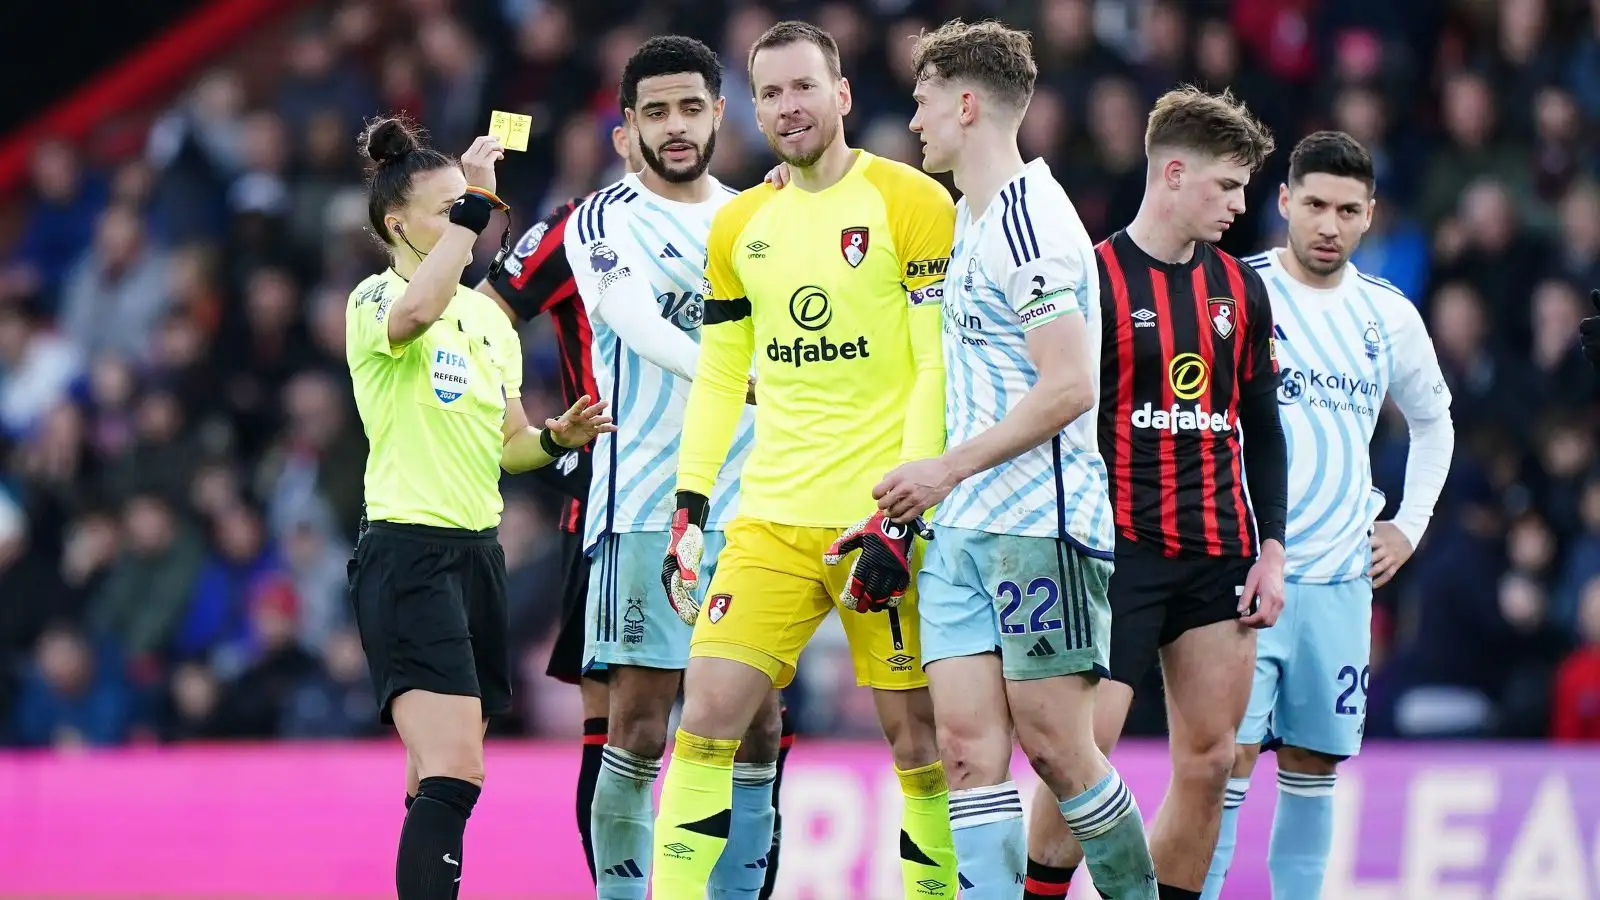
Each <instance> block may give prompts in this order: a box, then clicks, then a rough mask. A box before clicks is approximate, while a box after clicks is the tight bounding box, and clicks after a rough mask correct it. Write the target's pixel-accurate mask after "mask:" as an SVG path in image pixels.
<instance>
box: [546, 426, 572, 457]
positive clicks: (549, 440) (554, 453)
mask: <svg viewBox="0 0 1600 900" xmlns="http://www.w3.org/2000/svg"><path fill="white" fill-rule="evenodd" d="M539 449H540V450H543V451H544V453H545V455H546V456H548V457H550V458H551V459H560V458H561V457H563V456H566V455H567V451H568V450H571V449H572V448H571V447H563V446H561V445H560V444H558V443H556V436H555V435H553V434H551V433H550V429H548V428H541V429H539Z"/></svg>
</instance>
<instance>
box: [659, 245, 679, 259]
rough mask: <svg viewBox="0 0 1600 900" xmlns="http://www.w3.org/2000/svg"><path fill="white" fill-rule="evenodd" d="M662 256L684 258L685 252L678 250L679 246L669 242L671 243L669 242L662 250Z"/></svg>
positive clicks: (665, 257)
mask: <svg viewBox="0 0 1600 900" xmlns="http://www.w3.org/2000/svg"><path fill="white" fill-rule="evenodd" d="M661 258H662V259H683V254H682V253H679V252H678V248H677V247H674V246H672V244H670V243H669V244H667V246H666V248H665V249H663V250H662V251H661Z"/></svg>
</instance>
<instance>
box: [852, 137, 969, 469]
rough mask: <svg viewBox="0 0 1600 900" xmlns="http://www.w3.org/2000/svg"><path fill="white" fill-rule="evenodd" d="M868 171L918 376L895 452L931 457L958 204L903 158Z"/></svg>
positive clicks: (938, 422)
mask: <svg viewBox="0 0 1600 900" xmlns="http://www.w3.org/2000/svg"><path fill="white" fill-rule="evenodd" d="M866 176H867V180H868V181H870V182H871V183H872V184H873V186H874V187H875V188H876V189H877V190H878V193H879V195H880V196H881V197H882V198H883V203H884V210H885V213H886V216H887V219H888V224H889V233H890V237H891V239H892V240H893V243H894V248H895V254H896V261H897V262H898V264H899V266H900V269H901V272H900V286H901V289H902V290H903V291H904V292H905V297H906V333H907V336H908V338H909V340H910V348H909V349H910V355H911V361H912V377H913V378H914V379H915V380H914V381H913V383H912V386H911V395H910V398H909V400H908V402H907V404H906V418H905V423H904V425H903V427H902V429H901V437H900V459H901V461H902V462H909V461H911V460H919V459H928V458H931V457H935V456H938V455H939V454H940V453H942V452H944V449H945V423H944V392H945V381H944V376H945V372H944V345H943V340H944V336H943V331H942V322H941V306H942V305H943V303H944V279H945V272H946V270H947V269H948V268H949V265H950V249H951V244H952V243H953V242H954V240H955V228H956V205H955V201H953V200H952V199H950V192H949V191H947V190H945V187H944V185H942V184H940V183H939V182H937V181H935V180H933V179H932V178H930V177H929V176H928V175H926V174H925V173H923V172H921V171H919V170H918V169H915V168H913V167H911V166H908V165H906V164H905V163H900V162H895V161H893V160H885V159H881V158H875V159H873V160H872V163H871V167H870V168H869V169H867V172H866Z"/></svg>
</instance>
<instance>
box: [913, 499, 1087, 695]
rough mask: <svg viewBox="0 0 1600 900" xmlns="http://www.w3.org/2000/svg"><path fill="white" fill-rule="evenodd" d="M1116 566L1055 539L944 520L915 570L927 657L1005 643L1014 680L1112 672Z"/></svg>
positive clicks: (1003, 660) (1004, 656)
mask: <svg viewBox="0 0 1600 900" xmlns="http://www.w3.org/2000/svg"><path fill="white" fill-rule="evenodd" d="M1112 567H1113V563H1112V562H1111V560H1109V559H1100V558H1097V557H1093V556H1089V555H1088V554H1086V553H1085V552H1083V551H1082V550H1080V549H1079V548H1078V547H1076V546H1074V545H1073V544H1071V543H1069V542H1067V541H1063V540H1059V539H1057V538H1049V537H1023V536H1019V535H1008V534H988V533H986V532H982V531H971V530H968V529H965V528H950V527H940V528H937V529H936V530H935V534H934V538H933V540H932V541H930V542H929V543H928V549H927V552H926V555H925V556H924V558H923V564H922V571H921V572H920V573H919V574H918V576H917V596H918V601H917V602H918V607H919V610H920V612H921V615H922V658H923V660H924V665H927V664H929V663H933V662H936V661H938V660H941V659H950V658H952V657H957V656H976V655H978V654H980V653H992V652H994V651H996V650H998V651H999V652H1000V665H1001V668H1002V669H1003V670H1004V672H1005V677H1006V678H1007V679H1008V680H1010V681H1027V680H1030V679H1035V678H1050V677H1053V676H1057V675H1078V674H1083V673H1094V674H1097V675H1105V674H1106V669H1107V666H1108V665H1109V659H1110V644H1111V605H1110V603H1109V602H1108V601H1107V600H1106V584H1107V583H1108V582H1109V581H1110V580H1111V570H1112Z"/></svg>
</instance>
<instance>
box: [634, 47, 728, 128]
mask: <svg viewBox="0 0 1600 900" xmlns="http://www.w3.org/2000/svg"><path fill="white" fill-rule="evenodd" d="M696 73H698V74H699V75H700V77H701V78H704V79H705V80H706V90H707V91H709V92H710V93H711V99H713V100H715V99H716V98H718V97H720V96H722V62H721V61H720V60H718V59H717V54H716V53H715V52H714V51H713V50H712V49H711V48H710V47H707V46H706V45H705V44H702V43H700V42H699V41H697V40H695V39H694V38H691V37H683V36H682V35H677V34H669V35H663V36H661V37H653V38H651V39H650V40H648V41H645V42H644V43H642V44H640V45H639V49H637V50H635V51H633V55H632V56H630V57H628V64H627V65H625V66H623V67H622V84H621V86H620V87H619V88H618V89H617V103H618V105H619V106H620V107H621V108H622V109H623V110H630V109H633V108H634V106H635V104H637V103H638V102H639V82H641V81H643V80H644V79H646V78H655V77H656V76H658V75H683V74H696Z"/></svg>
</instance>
